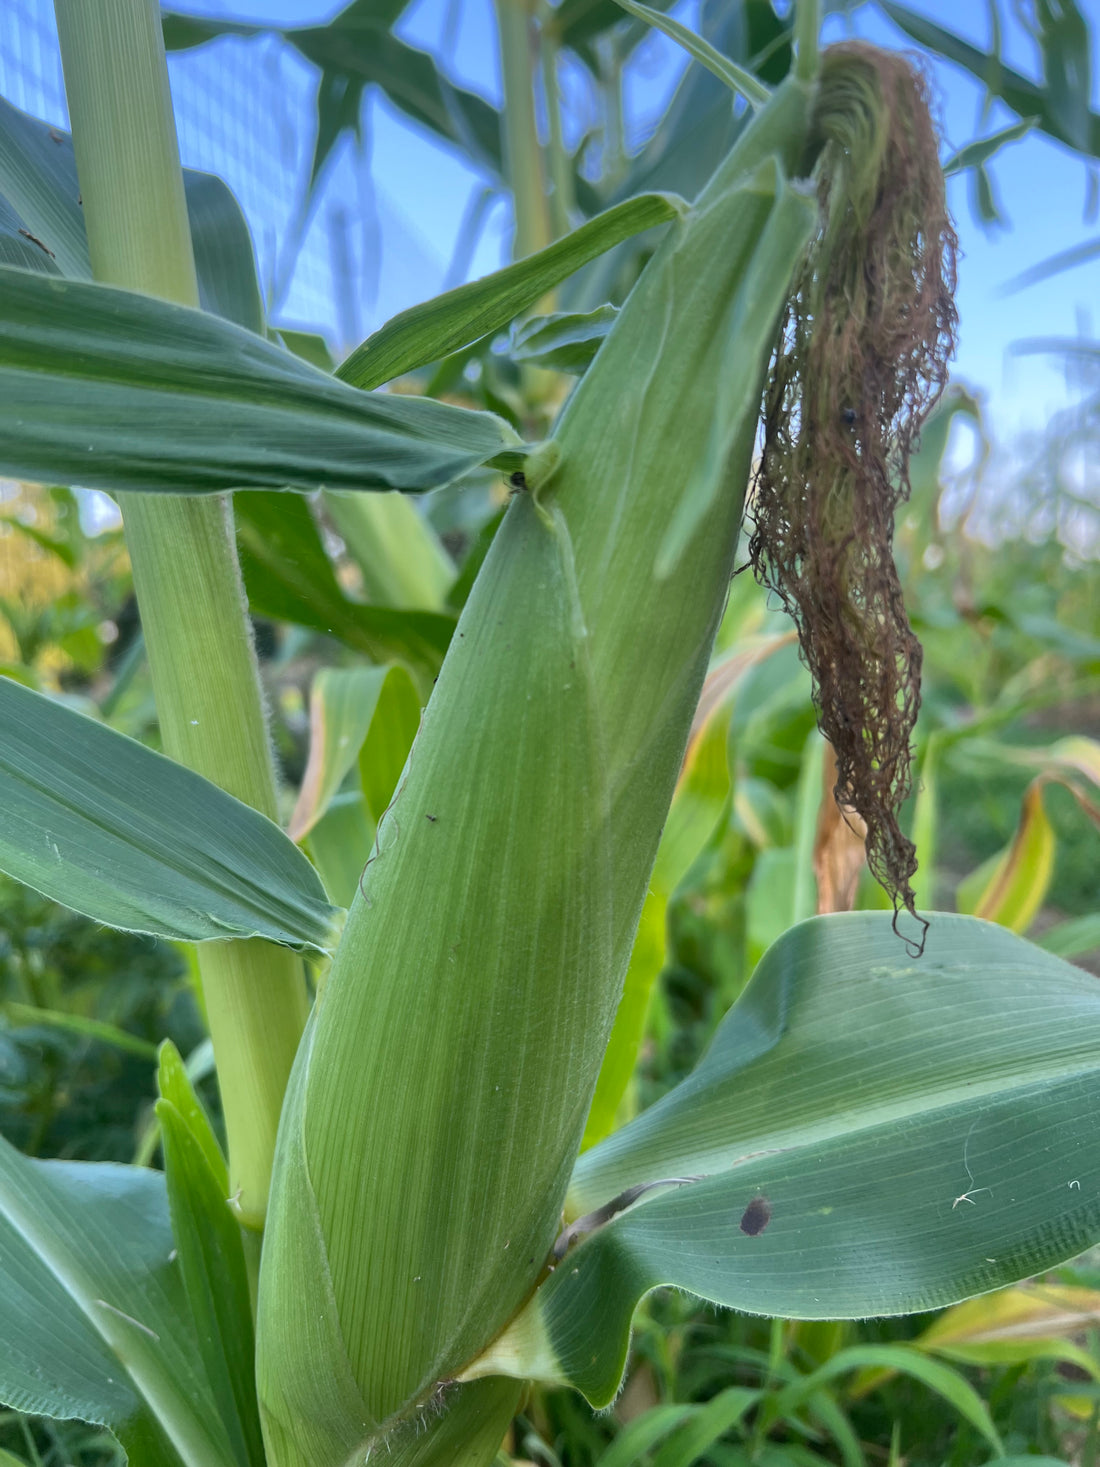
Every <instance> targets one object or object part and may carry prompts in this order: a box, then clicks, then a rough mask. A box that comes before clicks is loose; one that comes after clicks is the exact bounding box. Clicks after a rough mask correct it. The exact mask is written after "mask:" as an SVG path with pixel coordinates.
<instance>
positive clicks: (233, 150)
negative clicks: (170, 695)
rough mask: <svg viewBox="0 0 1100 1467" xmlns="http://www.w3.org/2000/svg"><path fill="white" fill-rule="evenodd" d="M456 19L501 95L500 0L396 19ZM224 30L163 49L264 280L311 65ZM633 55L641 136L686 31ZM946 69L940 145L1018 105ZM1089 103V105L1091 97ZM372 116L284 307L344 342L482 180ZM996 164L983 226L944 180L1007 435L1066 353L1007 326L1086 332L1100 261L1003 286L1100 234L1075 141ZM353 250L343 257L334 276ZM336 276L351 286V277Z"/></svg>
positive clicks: (950, 3) (217, 10)
mask: <svg viewBox="0 0 1100 1467" xmlns="http://www.w3.org/2000/svg"><path fill="white" fill-rule="evenodd" d="M3 3H4V6H5V11H6V13H7V16H8V18H9V25H8V26H6V32H7V34H6V36H5V39H4V40H2V41H0V90H2V91H3V92H4V93H5V95H8V96H9V98H10V99H11V100H12V101H14V102H15V103H16V105H18V106H23V107H26V108H27V110H30V111H34V112H37V113H38V115H41V116H45V117H47V118H48V119H49V120H50V121H56V122H63V121H64V102H63V97H62V95H61V89H60V69H59V66H58V65H57V62H56V57H55V55H54V54H52V53H51V32H52V5H51V4H50V0H3ZM177 3H178V4H179V6H180V8H181V9H188V10H191V11H193V12H200V11H201V12H205V13H208V14H220V15H226V16H233V17H236V18H240V19H251V20H273V21H278V22H281V23H282V24H308V23H313V22H317V21H323V20H325V19H327V18H328V17H330V16H331V15H333V14H335V13H336V12H337V11H338V10H339V9H341V8H342V4H341V0H177ZM909 3H910V4H911V6H912V8H914V9H916V10H919V11H920V12H921V13H923V14H925V15H927V16H930V17H931V18H933V19H937V20H939V21H940V22H941V23H942V24H944V25H946V26H948V27H950V28H952V29H954V30H955V31H957V32H959V33H961V34H963V35H964V36H966V37H967V38H968V39H970V40H972V41H974V42H975V43H976V44H978V45H985V44H987V42H988V9H987V3H986V0H909ZM1081 3H1082V5H1083V8H1084V10H1085V11H1086V13H1087V15H1088V17H1089V20H1090V23H1091V26H1092V30H1093V38H1094V42H1095V38H1096V36H1097V35H1098V34H1100V0H1081ZM1014 8H1015V7H1013V6H1012V5H1011V4H1008V3H1003V4H1002V5H1001V10H1002V11H1003V12H1005V14H1004V16H1003V20H1004V24H1005V36H1004V40H1005V59H1006V60H1007V61H1008V62H1009V63H1010V64H1012V65H1014V66H1016V67H1017V69H1019V70H1021V71H1023V72H1024V73H1025V74H1029V75H1033V76H1036V75H1038V56H1037V52H1036V50H1035V48H1034V46H1033V44H1032V42H1031V40H1030V38H1029V37H1028V36H1027V34H1026V32H1025V31H1024V30H1023V29H1022V27H1021V26H1020V25H1019V24H1018V22H1017V21H1016V20H1015V19H1014V18H1013V15H1012V12H1013V10H1014ZM675 13H676V14H677V15H678V16H680V17H681V18H682V19H684V20H685V21H686V22H687V23H689V24H694V22H695V20H696V17H697V14H698V0H683V3H681V4H680V5H679V6H678V7H677V9H676V11H675ZM449 25H450V33H449V36H448V40H447V43H446V53H447V64H448V68H449V70H450V72H451V74H452V76H454V77H455V78H457V79H458V80H460V81H462V82H463V83H465V84H466V85H468V86H470V87H472V88H474V89H476V90H478V91H480V92H481V93H482V94H483V95H485V96H486V97H488V98H490V99H491V100H493V101H496V102H499V100H500V80H499V74H498V67H497V58H496V46H495V30H494V25H493V15H492V0H413V3H412V4H411V5H410V6H409V8H408V10H407V11H406V12H405V14H404V16H403V17H402V19H401V21H400V23H399V30H400V31H401V33H402V34H403V35H404V36H405V37H406V38H407V39H408V40H410V41H412V42H414V43H415V44H418V45H421V46H425V47H427V48H429V49H431V50H438V49H439V48H440V45H441V42H442V39H443V37H444V36H445V35H448V26H449ZM853 28H854V29H855V31H856V32H857V33H858V34H861V35H865V36H867V37H868V38H870V39H874V40H878V41H881V42H883V43H885V44H887V45H892V46H897V45H899V44H903V43H904V38H903V37H902V36H901V34H900V32H898V31H897V30H895V28H894V27H893V26H892V25H891V24H890V23H889V22H888V21H886V20H885V19H884V18H883V17H882V16H881V14H879V13H878V12H877V11H876V10H875V8H874V7H873V6H872V5H865V6H863V7H862V8H861V9H860V10H858V11H857V13H856V15H855V17H854V21H853ZM844 31H845V23H844V22H842V21H840V20H839V19H836V18H834V19H833V20H832V21H830V23H829V34H830V37H831V38H839V37H840V36H841V35H842V34H844ZM235 47H236V48H237V49H236V50H234V48H235ZM250 47H251V48H252V49H249V48H250ZM216 49H217V50H218V51H219V52H220V57H218V58H216V57H215V56H214V55H213V53H212V52H211V51H209V50H208V51H206V52H196V53H188V54H186V55H183V56H179V57H175V58H173V61H172V77H173V86H174V89H175V93H176V100H177V112H178V114H179V116H180V134H181V147H182V150H183V153H184V161H185V162H187V163H189V164H191V165H192V166H197V167H204V168H210V169H212V170H214V171H218V172H221V173H223V174H224V175H225V176H227V177H228V178H229V180H230V182H231V183H232V184H233V186H234V187H235V188H236V189H237V191H238V194H239V196H240V197H241V199H242V203H243V204H244V207H245V209H246V212H247V213H248V214H249V216H250V220H251V222H252V224H253V230H254V234H255V236H256V239H257V248H258V253H259V256H260V262H261V268H262V270H263V271H264V272H265V277H266V283H268V284H271V283H272V278H273V276H274V274H276V273H277V271H276V267H275V264H274V263H273V262H274V261H275V260H276V259H277V257H278V255H279V251H280V246H281V245H282V243H283V242H284V241H285V239H286V236H287V232H288V227H289V222H290V220H291V218H292V216H293V210H294V188H293V178H294V177H295V176H297V177H299V178H300V177H301V175H302V173H303V171H304V170H305V169H307V168H308V158H309V152H310V149H311V146H312V138H311V132H310V124H309V117H310V108H311V97H312V85H313V82H312V75H311V72H310V69H309V68H308V67H307V66H306V65H305V64H304V63H302V62H301V61H300V59H299V58H297V56H296V53H293V52H291V51H290V50H289V48H286V47H282V46H279V45H278V44H277V43H275V42H274V41H272V40H270V39H269V40H266V41H260V42H257V43H236V42H227V43H222V46H221V47H219V48H216ZM1094 49H1095V47H1094ZM636 60H637V64H636V66H635V68H634V72H633V73H632V75H631V77H630V80H629V84H628V88H627V106H628V116H629V122H630V127H631V135H632V137H633V139H634V140H635V141H641V140H642V138H643V137H644V136H645V133H646V131H647V129H649V128H650V127H652V125H653V124H654V122H655V121H656V119H657V117H658V116H659V115H660V112H661V110H662V108H663V106H664V103H665V101H666V100H667V98H668V96H669V95H670V92H671V90H672V88H673V86H674V85H675V82H676V79H677V77H678V76H679V74H680V72H681V71H682V68H683V66H684V65H685V64H686V62H685V59H684V58H683V56H682V54H681V53H680V52H679V51H678V49H677V48H676V47H674V46H673V45H672V44H671V43H670V42H669V41H667V40H666V39H665V38H664V37H662V36H657V35H654V36H652V37H650V38H649V39H648V40H647V41H646V42H645V43H644V45H643V46H642V47H640V48H639V51H638V52H637V53H636ZM1094 61H1095V57H1094ZM235 66H236V68H237V69H236V70H234V67H235ZM935 81H936V87H937V91H938V96H939V102H940V106H941V109H942V120H943V126H944V132H945V138H946V146H947V147H948V148H950V147H954V146H958V145H961V144H963V143H966V142H968V141H970V140H971V139H972V138H973V137H975V136H977V135H984V134H986V133H988V132H991V131H995V130H996V129H997V128H998V127H1000V126H1003V125H1004V124H1005V123H1006V122H1007V121H1008V120H1010V119H1009V114H1007V112H1005V111H1004V110H1003V109H1001V108H1000V107H999V106H998V107H994V109H993V110H992V111H991V112H989V113H988V114H985V113H984V111H983V103H984V94H983V91H982V88H981V87H980V86H979V85H978V84H977V83H975V82H973V81H972V80H971V79H970V78H968V77H966V76H965V75H964V74H963V73H960V72H959V71H957V70H955V69H954V68H952V67H950V66H947V65H946V64H944V65H940V66H938V67H937V68H936V76H935ZM260 83H263V85H262V86H261V85H260ZM1094 92H1095V88H1094ZM1093 102H1094V106H1095V105H1096V98H1095V96H1094V99H1093ZM365 116H366V119H367V123H368V128H367V131H368V135H369V157H365V156H363V155H356V153H355V152H354V150H353V149H351V148H350V147H349V148H345V149H344V150H343V151H342V153H341V155H340V156H339V157H337V158H336V159H334V160H333V164H332V171H331V175H330V177H329V179H328V181H327V187H326V189H325V190H324V195H323V198H322V203H321V207H320V208H319V210H318V214H317V217H316V220H315V222H314V226H313V231H312V233H311V234H308V235H307V238H306V247H305V248H304V249H303V251H302V253H301V255H300V257H299V258H298V262H297V269H296V271H295V273H294V275H293V277H292V279H291V281H290V285H289V288H288V289H287V290H285V291H284V292H283V298H282V304H281V306H280V308H279V311H278V314H279V315H280V316H281V317H282V318H283V319H292V320H296V321H298V322H299V323H300V324H302V325H316V324H319V323H322V322H323V324H324V325H325V327H326V329H327V331H328V333H329V334H330V335H332V336H335V337H337V338H338V339H342V341H343V343H344V344H345V345H351V344H353V342H354V341H355V340H358V339H359V338H360V337H361V336H363V335H365V334H367V332H369V331H370V330H372V329H374V328H375V327H376V326H378V325H379V324H381V322H382V321H383V320H384V319H386V317H388V316H389V315H392V314H393V313H394V312H395V311H397V310H400V309H402V308H403V307H405V306H408V305H410V304H412V303H413V302H415V301H416V300H419V299H423V298H425V297H427V296H430V295H432V294H434V293H435V292H436V291H438V290H439V289H441V288H442V287H443V285H444V284H445V283H449V282H448V281H447V271H448V265H449V262H450V261H451V259H452V254H453V251H454V246H455V240H456V237H457V234H458V231H459V228H460V223H461V220H462V217H463V214H464V211H465V210H466V208H467V205H468V204H469V202H470V199H471V196H472V195H473V194H474V193H476V191H477V190H478V189H479V188H480V187H481V184H482V180H480V179H479V178H478V177H477V175H476V174H475V173H474V171H473V170H472V169H470V168H469V167H468V166H467V165H466V164H465V163H464V162H463V161H461V160H460V159H459V158H458V157H457V156H456V155H455V153H454V152H452V151H450V150H449V149H446V148H444V147H441V146H439V145H437V144H436V143H435V142H434V141H433V140H432V138H431V137H430V135H427V134H425V133H423V132H421V131H419V130H417V129H416V128H415V127H413V126H412V125H411V124H409V123H408V121H407V120H406V119H405V118H403V117H402V116H401V114H399V113H397V112H396V111H395V110H394V109H393V108H392V107H391V106H390V105H389V104H388V103H387V102H386V101H385V99H384V98H381V97H379V96H377V95H375V96H374V97H372V98H371V99H370V100H369V102H368V103H367V107H366V113H365ZM227 119H230V120H232V119H237V120H236V125H235V126H233V127H230V126H229V124H228V122H227ZM991 172H992V174H993V176H994V179H995V183H996V188H997V193H998V196H999V199H1000V201H1001V204H1002V207H1003V209H1004V212H1005V214H1006V215H1007V216H1008V218H1009V220H1010V221H1011V227H1010V228H1009V229H1007V230H1003V231H997V232H996V233H994V234H992V235H991V234H989V233H987V232H986V231H985V230H983V229H982V228H981V227H980V226H979V224H978V223H977V222H976V219H975V217H974V214H973V212H972V210H971V207H970V202H969V199H968V183H967V180H966V179H965V178H958V179H953V180H951V181H950V184H949V195H950V202H951V205H952V208H953V211H954V214H955V218H956V221H957V224H958V230H959V235H960V239H961V243H962V249H963V258H962V262H961V266H960V281H959V308H960V316H961V333H960V347H959V354H958V359H957V362H956V366H955V373H956V376H957V378H958V379H959V380H961V381H964V382H966V383H967V384H968V385H970V386H971V387H973V388H976V389H978V390H979V391H980V392H981V393H982V394H983V395H984V397H985V399H986V401H987V404H988V410H989V414H990V419H991V423H992V426H993V427H994V430H995V433H996V436H997V437H998V438H999V439H1001V440H1002V441H1005V440H1007V439H1010V438H1011V437H1012V436H1013V435H1014V434H1015V433H1016V432H1018V431H1022V430H1028V429H1039V428H1041V427H1042V426H1043V425H1044V424H1045V422H1046V421H1047V420H1048V418H1049V417H1050V415H1051V413H1052V412H1054V411H1057V410H1058V409H1059V408H1061V407H1063V406H1065V405H1066V404H1067V402H1068V401H1069V400H1070V390H1069V389H1068V388H1067V385H1066V382H1065V379H1064V376H1063V374H1062V371H1061V368H1060V367H1059V365H1058V364H1057V363H1056V362H1053V361H1050V360H1048V359H1044V358H1039V357H1022V356H1018V355H1017V356H1014V355H1012V354H1011V352H1010V348H1011V345H1012V343H1013V342H1014V341H1017V340H1019V339H1021V338H1024V337H1032V336H1052V335H1054V336H1072V335H1074V334H1076V333H1077V332H1078V331H1079V330H1081V329H1083V330H1084V331H1085V332H1086V333H1091V331H1092V330H1093V326H1094V323H1093V320H1092V309H1093V307H1092V302H1093V297H1094V295H1095V292H1096V285H1097V275H1098V271H1100V261H1094V262H1092V263H1090V264H1088V265H1085V266H1082V267H1078V268H1077V269H1075V270H1073V271H1070V272H1068V273H1065V274H1063V275H1060V276H1057V277H1054V278H1052V279H1050V280H1047V281H1045V282H1043V283H1042V284H1040V285H1036V286H1033V287H1031V288H1029V289H1027V290H1024V291H1021V292H1019V293H1017V294H1013V295H1009V296H1006V295H1005V294H1004V293H1003V286H1004V285H1005V283H1006V282H1008V281H1009V280H1011V279H1012V278H1013V277H1014V276H1016V275H1018V274H1019V273H1020V272H1021V271H1022V270H1025V269H1026V268H1027V267H1028V266H1030V265H1033V264H1035V263H1036V262H1037V261H1039V260H1042V259H1044V258H1045V257H1047V256H1049V255H1052V254H1054V253H1055V252H1057V251H1060V250H1064V249H1067V248H1069V247H1071V246H1072V245H1075V244H1078V243H1082V242H1084V241H1086V240H1089V239H1094V238H1096V237H1098V236H1100V220H1097V219H1094V220H1092V221H1091V222H1090V221H1088V220H1086V219H1085V217H1084V211H1085V205H1086V196H1087V174H1086V169H1085V166H1084V165H1083V163H1082V162H1081V160H1080V159H1078V158H1077V157H1075V156H1074V155H1072V154H1071V153H1069V152H1068V150H1066V149H1064V148H1062V147H1061V146H1060V145H1058V144H1056V143H1053V142H1051V141H1050V140H1048V139H1046V138H1045V137H1042V136H1041V135H1037V134H1033V135H1032V136H1030V137H1028V138H1027V139H1025V140H1024V141H1023V142H1021V143H1018V144H1015V145H1013V146H1012V147H1010V148H1007V149H1005V150H1004V151H1003V152H1002V153H1000V154H999V155H998V157H997V158H996V160H995V161H994V163H993V165H992V168H991ZM509 231H510V221H509V218H508V212H507V208H506V206H505V205H498V206H496V207H495V208H494V210H493V211H492V213H491V215H490V216H489V219H488V221H487V225H486V228H485V230H484V231H483V233H482V235H481V238H480V241H479V244H478V247H477V249H476V251H475V253H474V256H473V259H472V261H471V265H470V271H469V273H471V274H481V273H484V272H485V271H487V270H491V269H493V268H495V267H496V266H497V265H499V264H500V263H501V262H502V261H503V260H504V259H505V258H506V257H507V249H508V239H509ZM345 256H346V257H347V259H345V258H344V257H345ZM349 260H350V262H351V266H350V268H351V273H350V274H349V275H347V276H345V277H341V276H340V271H341V270H342V269H347V268H348V261H349ZM341 278H343V279H345V280H346V281H350V286H348V287H347V288H340V286H339V281H340V279H341ZM334 301H336V302H338V304H336V305H334Z"/></svg>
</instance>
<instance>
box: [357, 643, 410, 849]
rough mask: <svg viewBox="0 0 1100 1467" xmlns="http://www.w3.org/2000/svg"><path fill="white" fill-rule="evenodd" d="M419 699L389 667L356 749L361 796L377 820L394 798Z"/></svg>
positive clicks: (406, 681) (407, 681) (400, 673)
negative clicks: (360, 741)
mask: <svg viewBox="0 0 1100 1467" xmlns="http://www.w3.org/2000/svg"><path fill="white" fill-rule="evenodd" d="M420 702H421V700H420V698H419V697H418V695H417V692H416V689H415V688H414V687H413V684H412V681H411V679H410V678H408V677H407V676H405V675H404V673H403V671H402V670H401V669H400V668H394V669H392V670H391V672H390V675H389V676H388V677H387V679H386V681H385V682H384V683H383V685H382V690H381V692H380V693H379V695H378V703H377V705H376V707H375V710H374V714H373V716H372V718H371V721H370V726H369V727H368V729H367V736H366V738H365V739H364V741H363V746H362V748H361V749H360V751H359V778H360V780H361V782H362V785H363V797H364V799H365V800H366V802H367V809H368V810H369V811H370V813H371V817H372V819H373V820H374V821H375V823H377V822H378V821H380V820H381V819H382V816H383V815H384V814H385V812H386V809H387V807H388V806H389V804H390V801H391V800H393V799H394V798H395V797H396V793H397V788H398V781H399V780H400V778H401V772H402V770H403V769H404V768H405V761H406V760H407V759H408V757H409V750H410V749H411V748H412V744H413V740H414V739H415V738H416V733H417V730H418V729H419V727H420V715H421V706H420Z"/></svg>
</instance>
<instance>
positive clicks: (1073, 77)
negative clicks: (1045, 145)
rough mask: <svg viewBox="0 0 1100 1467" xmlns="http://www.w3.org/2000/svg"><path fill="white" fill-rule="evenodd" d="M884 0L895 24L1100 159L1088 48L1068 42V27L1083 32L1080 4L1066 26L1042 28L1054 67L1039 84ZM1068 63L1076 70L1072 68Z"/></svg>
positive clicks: (1067, 9)
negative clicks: (1071, 49)
mask: <svg viewBox="0 0 1100 1467" xmlns="http://www.w3.org/2000/svg"><path fill="white" fill-rule="evenodd" d="M878 3H879V8H880V9H881V10H883V11H884V12H885V14H886V15H888V16H889V17H890V19H891V20H892V21H893V22H894V24H895V25H896V26H898V27H900V29H901V30H903V31H904V32H905V34H906V35H907V36H909V37H911V39H912V40H914V41H916V42H917V44H918V45H921V46H926V47H927V48H928V49H929V50H930V51H934V52H936V53H937V54H938V55H940V56H943V57H945V58H946V59H947V60H948V61H951V62H953V63H954V64H955V65H956V66H961V67H962V68H963V69H964V70H965V71H968V72H970V74H971V76H974V77H976V78H977V79H978V81H980V82H981V83H982V84H983V85H984V86H986V87H987V88H988V89H989V91H990V92H991V93H992V95H993V96H995V97H999V98H1000V99H1001V101H1002V102H1004V103H1005V105H1006V106H1008V107H1010V108H1011V109H1012V111H1013V112H1015V113H1016V114H1017V116H1018V117H1028V118H1030V117H1034V118H1037V119H1038V121H1037V126H1038V127H1039V129H1040V130H1041V131H1042V132H1045V133H1048V134H1049V135H1050V136H1051V137H1053V138H1057V140H1058V141H1059V142H1061V143H1065V144H1066V145H1067V146H1068V147H1071V148H1078V149H1080V150H1081V151H1082V152H1084V153H1086V154H1088V155H1090V156H1091V157H1100V116H1097V114H1096V113H1095V112H1090V111H1089V108H1088V48H1087V46H1086V47H1085V48H1084V49H1083V51H1082V50H1078V52H1077V55H1076V57H1071V56H1070V54H1069V50H1067V48H1066V46H1065V44H1064V37H1065V35H1066V31H1067V30H1068V31H1069V32H1071V33H1076V34H1077V35H1079V31H1078V30H1077V25H1078V22H1080V14H1079V12H1078V11H1077V10H1076V7H1075V6H1073V5H1072V4H1066V5H1060V6H1059V7H1058V11H1059V13H1060V14H1062V15H1063V16H1064V17H1065V19H1066V22H1067V26H1066V30H1062V29H1060V28H1058V27H1055V28H1054V29H1052V28H1051V27H1049V26H1048V27H1042V28H1041V29H1042V34H1041V37H1040V40H1041V44H1043V47H1044V58H1045V61H1046V63H1047V67H1048V70H1047V77H1046V81H1047V85H1046V86H1037V85H1036V83H1035V82H1033V81H1029V80H1028V79H1027V78H1026V77H1024V76H1021V75H1020V73H1019V72H1017V71H1013V70H1012V68H1011V67H1008V66H1005V65H1004V63H1003V62H1002V61H1001V59H1000V57H999V56H996V55H994V54H989V53H987V52H985V51H982V50H980V49H979V48H978V47H977V46H972V45H971V44H970V42H969V41H964V40H963V38H962V37H961V36H958V35H956V34H955V33H954V32H953V31H949V30H947V29H946V28H945V27H944V26H941V25H937V23H936V22H935V21H932V20H928V19H927V18H926V17H925V16H923V15H918V14H917V12H916V11H914V10H910V9H909V8H908V7H907V6H905V5H899V4H897V3H896V0H878ZM1040 8H1041V10H1042V11H1043V12H1044V14H1045V15H1047V16H1050V17H1052V18H1053V15H1054V7H1053V6H1050V5H1048V4H1045V3H1044V4H1043V5H1041V7H1040ZM1071 47H1072V42H1071ZM1051 63H1053V66H1052V65H1051ZM1067 63H1068V67H1069V68H1072V71H1071V70H1069V69H1067ZM1070 83H1072V84H1070Z"/></svg>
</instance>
